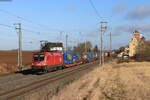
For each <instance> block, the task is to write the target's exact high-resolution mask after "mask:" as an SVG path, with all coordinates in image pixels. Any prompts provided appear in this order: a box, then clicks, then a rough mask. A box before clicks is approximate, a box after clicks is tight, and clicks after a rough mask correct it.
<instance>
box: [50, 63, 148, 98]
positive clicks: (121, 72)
mask: <svg viewBox="0 0 150 100" xmlns="http://www.w3.org/2000/svg"><path fill="white" fill-rule="evenodd" d="M49 100H150V62H130V63H121V64H117V63H115V62H110V63H108V64H105V65H104V66H103V67H99V68H96V69H95V70H93V71H91V72H90V73H88V74H86V75H85V76H83V77H81V78H80V79H79V80H77V81H75V82H74V83H72V84H70V85H68V86H66V88H64V89H62V90H61V91H60V92H59V93H58V94H57V95H56V96H54V97H53V99H49Z"/></svg>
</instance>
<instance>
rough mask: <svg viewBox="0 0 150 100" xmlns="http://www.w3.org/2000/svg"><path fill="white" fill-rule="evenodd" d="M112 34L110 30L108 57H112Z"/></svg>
mask: <svg viewBox="0 0 150 100" xmlns="http://www.w3.org/2000/svg"><path fill="white" fill-rule="evenodd" d="M111 55H112V34H111V32H110V51H109V56H110V59H112V56H111Z"/></svg>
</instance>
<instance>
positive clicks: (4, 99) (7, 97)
mask: <svg viewBox="0 0 150 100" xmlns="http://www.w3.org/2000/svg"><path fill="white" fill-rule="evenodd" d="M96 63H97V62H93V63H90V64H85V65H80V67H79V68H77V69H72V70H69V71H66V72H63V73H60V74H57V75H54V76H50V77H48V78H46V79H41V80H38V81H36V82H32V83H30V84H27V85H25V86H23V87H20V88H16V89H13V90H10V91H7V92H4V93H1V94H0V100H12V99H14V98H16V97H18V96H21V95H23V94H25V93H28V92H30V91H32V90H34V89H37V88H40V87H42V86H45V85H47V84H49V83H51V82H55V81H57V80H60V79H63V78H65V77H67V76H69V75H72V74H74V73H76V72H80V71H83V70H86V69H89V68H90V66H94V65H95V64H96ZM85 66H89V67H85Z"/></svg>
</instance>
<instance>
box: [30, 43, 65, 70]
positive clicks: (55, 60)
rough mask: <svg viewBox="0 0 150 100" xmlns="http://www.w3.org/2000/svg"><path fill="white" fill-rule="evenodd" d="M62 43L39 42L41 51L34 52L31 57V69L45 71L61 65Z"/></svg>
mask: <svg viewBox="0 0 150 100" xmlns="http://www.w3.org/2000/svg"><path fill="white" fill-rule="evenodd" d="M62 50H63V45H62V43H47V42H44V43H43V44H41V51H40V52H37V53H34V55H33V58H32V70H34V71H42V72H47V71H50V70H54V69H58V68H62V67H63V63H64V61H63V54H62Z"/></svg>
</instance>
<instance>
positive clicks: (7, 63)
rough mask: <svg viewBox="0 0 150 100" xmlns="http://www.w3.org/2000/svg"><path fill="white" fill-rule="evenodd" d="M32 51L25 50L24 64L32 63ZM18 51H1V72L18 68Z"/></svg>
mask: <svg viewBox="0 0 150 100" xmlns="http://www.w3.org/2000/svg"><path fill="white" fill-rule="evenodd" d="M32 54H33V52H31V51H23V65H24V66H25V67H27V66H30V65H31V63H32ZM17 60H18V56H17V51H0V73H7V72H12V71H16V70H18V67H17V63H18V62H17Z"/></svg>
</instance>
